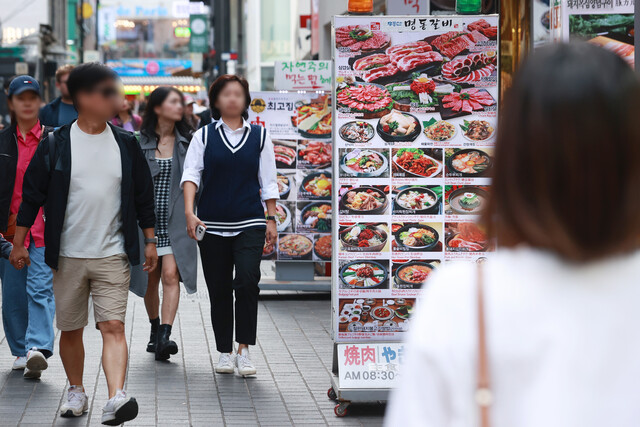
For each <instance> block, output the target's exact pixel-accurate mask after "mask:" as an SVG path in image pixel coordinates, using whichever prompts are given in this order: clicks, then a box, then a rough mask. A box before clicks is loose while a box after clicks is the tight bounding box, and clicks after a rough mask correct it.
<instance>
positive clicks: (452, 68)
mask: <svg viewBox="0 0 640 427" xmlns="http://www.w3.org/2000/svg"><path fill="white" fill-rule="evenodd" d="M492 53H493V54H492V55H489V54H488V53H472V54H470V55H467V56H466V57H464V58H461V59H455V60H453V61H451V62H447V63H446V64H444V65H443V66H442V77H443V78H445V79H447V80H450V81H452V82H455V83H472V82H478V81H480V80H481V79H482V78H484V77H489V76H490V75H492V74H493V73H494V72H495V71H496V65H495V62H496V55H495V52H492Z"/></svg>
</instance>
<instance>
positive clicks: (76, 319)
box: [53, 254, 131, 331]
mask: <svg viewBox="0 0 640 427" xmlns="http://www.w3.org/2000/svg"><path fill="white" fill-rule="evenodd" d="M130 279H131V272H130V270H129V260H128V258H127V256H126V255H124V254H121V255H113V256H110V257H107V258H66V257H62V256H61V257H59V259H58V271H55V270H54V271H53V294H54V296H55V301H56V325H57V327H58V329H60V330H61V331H75V330H76V329H81V328H84V327H85V326H87V324H88V318H89V294H91V297H92V300H93V314H94V318H95V321H96V324H98V323H100V322H105V321H107V320H120V321H121V322H123V323H124V318H125V315H126V313H127V298H128V297H129V281H130Z"/></svg>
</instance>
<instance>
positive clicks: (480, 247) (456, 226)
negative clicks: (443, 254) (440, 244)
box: [447, 222, 488, 252]
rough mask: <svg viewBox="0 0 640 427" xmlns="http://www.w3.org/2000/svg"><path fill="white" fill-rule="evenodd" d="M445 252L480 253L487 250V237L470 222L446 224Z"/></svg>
mask: <svg viewBox="0 0 640 427" xmlns="http://www.w3.org/2000/svg"><path fill="white" fill-rule="evenodd" d="M447 234H448V235H450V236H451V237H450V238H448V239H447V250H448V251H451V252H482V251H485V250H486V249H487V245H488V242H487V235H486V234H485V233H484V232H483V231H482V230H480V228H479V227H478V226H477V225H476V224H474V223H472V222H459V223H452V224H447Z"/></svg>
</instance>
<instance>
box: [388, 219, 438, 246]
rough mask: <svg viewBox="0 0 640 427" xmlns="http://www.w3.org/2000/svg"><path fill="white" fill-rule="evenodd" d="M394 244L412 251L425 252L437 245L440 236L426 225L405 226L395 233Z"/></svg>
mask: <svg viewBox="0 0 640 427" xmlns="http://www.w3.org/2000/svg"><path fill="white" fill-rule="evenodd" d="M394 234H395V237H396V243H397V244H398V246H400V247H404V248H406V249H408V250H412V251H426V250H429V249H432V248H434V247H435V246H436V245H437V244H438V240H439V239H440V236H439V234H438V232H437V231H436V230H435V229H434V228H433V227H429V226H428V225H423V224H407V225H404V226H402V227H401V228H400V229H398V230H397V231H396V232H395V233H394Z"/></svg>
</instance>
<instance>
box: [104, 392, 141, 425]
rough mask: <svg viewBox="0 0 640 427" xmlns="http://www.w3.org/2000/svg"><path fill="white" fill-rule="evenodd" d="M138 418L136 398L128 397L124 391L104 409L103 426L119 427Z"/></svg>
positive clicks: (118, 393)
mask: <svg viewBox="0 0 640 427" xmlns="http://www.w3.org/2000/svg"><path fill="white" fill-rule="evenodd" d="M137 416H138V402H136V399H135V398H133V397H130V396H127V393H125V391H124V390H118V391H117V392H116V395H115V396H113V397H112V398H111V399H109V400H107V404H106V405H104V408H102V424H104V425H107V426H119V425H120V424H122V423H125V422H127V421H131V420H132V419H134V418H135V417H137Z"/></svg>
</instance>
